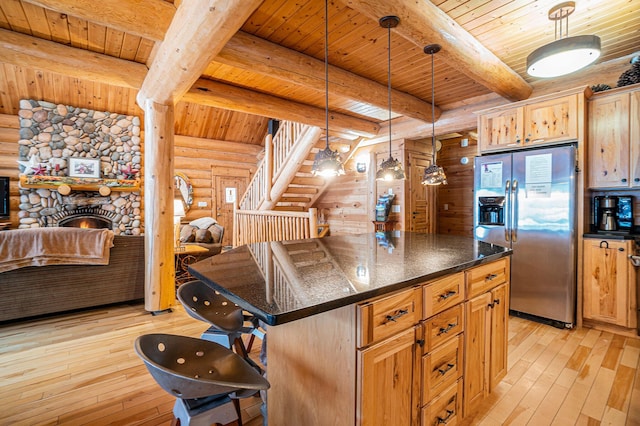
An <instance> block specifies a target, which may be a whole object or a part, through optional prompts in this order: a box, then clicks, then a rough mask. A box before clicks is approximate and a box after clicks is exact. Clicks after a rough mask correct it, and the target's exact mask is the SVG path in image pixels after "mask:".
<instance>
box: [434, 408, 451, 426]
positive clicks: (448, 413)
mask: <svg viewBox="0 0 640 426" xmlns="http://www.w3.org/2000/svg"><path fill="white" fill-rule="evenodd" d="M453 413H454V411H453V410H447V416H446V417H444V418H442V417H440V416H438V424H439V425H446V424H447V423H448V422H449V420H450V419H451V416H453Z"/></svg>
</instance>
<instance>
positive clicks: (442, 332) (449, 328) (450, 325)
mask: <svg viewBox="0 0 640 426" xmlns="http://www.w3.org/2000/svg"><path fill="white" fill-rule="evenodd" d="M457 326H458V324H457V323H454V324H447V328H444V327H440V330H439V331H438V336H440V335H441V334H447V333H448V332H450V331H451V330H452V329H453V328H454V327H457Z"/></svg>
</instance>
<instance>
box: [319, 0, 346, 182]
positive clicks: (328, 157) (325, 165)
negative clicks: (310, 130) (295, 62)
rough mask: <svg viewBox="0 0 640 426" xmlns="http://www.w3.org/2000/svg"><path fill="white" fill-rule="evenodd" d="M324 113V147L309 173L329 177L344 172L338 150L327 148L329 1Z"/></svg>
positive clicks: (325, 18)
mask: <svg viewBox="0 0 640 426" xmlns="http://www.w3.org/2000/svg"><path fill="white" fill-rule="evenodd" d="M324 82H325V83H324V84H325V86H324V87H325V91H324V113H325V140H326V147H325V149H323V150H322V151H318V153H317V154H316V156H315V157H314V158H313V166H312V167H311V174H312V175H314V176H322V177H330V176H340V175H343V174H344V166H343V164H342V160H341V159H340V154H338V151H332V150H331V148H329V1H328V0H325V2H324Z"/></svg>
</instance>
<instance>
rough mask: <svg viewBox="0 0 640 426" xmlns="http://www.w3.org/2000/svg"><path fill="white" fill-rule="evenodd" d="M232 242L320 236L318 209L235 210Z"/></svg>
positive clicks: (240, 243)
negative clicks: (300, 210)
mask: <svg viewBox="0 0 640 426" xmlns="http://www.w3.org/2000/svg"><path fill="white" fill-rule="evenodd" d="M233 228H234V235H233V246H234V247H237V246H240V245H243V244H249V243H257V242H261V241H284V240H300V239H305V238H317V237H318V209H316V208H311V209H309V211H308V212H288V211H278V210H240V209H236V210H234V212H233Z"/></svg>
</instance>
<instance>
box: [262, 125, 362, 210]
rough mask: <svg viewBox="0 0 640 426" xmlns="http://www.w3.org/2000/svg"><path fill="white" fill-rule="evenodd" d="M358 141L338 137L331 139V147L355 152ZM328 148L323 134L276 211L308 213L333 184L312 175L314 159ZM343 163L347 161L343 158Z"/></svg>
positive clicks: (281, 198)
mask: <svg viewBox="0 0 640 426" xmlns="http://www.w3.org/2000/svg"><path fill="white" fill-rule="evenodd" d="M356 144H357V141H356V142H355V143H354V142H353V141H349V140H345V139H340V138H337V137H330V138H329V145H330V146H332V147H333V146H345V145H349V146H350V148H349V152H353V148H355V146H356ZM325 146H326V140H325V134H324V133H323V134H321V135H320V137H319V138H318V141H317V142H316V144H315V146H314V147H313V148H312V149H311V151H310V152H309V154H308V155H307V157H306V158H305V160H304V162H303V163H302V165H300V166H299V167H298V170H297V171H296V173H295V175H294V176H293V179H292V180H291V181H290V182H289V184H288V185H287V189H286V191H285V192H284V193H283V194H282V196H281V197H280V198H279V199H278V201H277V202H276V204H275V206H274V207H273V209H274V210H284V211H308V210H309V207H311V206H313V205H314V203H315V202H316V200H317V199H318V197H319V196H320V195H322V193H323V192H324V191H325V189H326V188H327V186H328V185H329V184H330V183H331V179H327V178H323V177H320V176H313V175H312V174H311V168H312V167H313V159H314V157H315V155H316V153H317V152H318V151H321V150H323V149H324V148H325ZM343 161H346V159H345V158H343Z"/></svg>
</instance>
